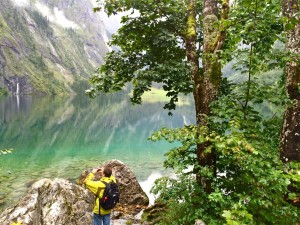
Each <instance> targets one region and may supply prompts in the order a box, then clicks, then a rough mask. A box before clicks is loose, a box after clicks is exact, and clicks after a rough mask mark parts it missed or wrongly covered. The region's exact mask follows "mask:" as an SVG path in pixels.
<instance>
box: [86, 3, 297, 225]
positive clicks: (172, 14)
mask: <svg viewBox="0 0 300 225" xmlns="http://www.w3.org/2000/svg"><path fill="white" fill-rule="evenodd" d="M219 3H220V2H219V1H216V0H203V1H196V0H177V1H175V0H163V1H161V0H139V1H138V0H136V1H134V0H128V1H121V0H114V1H105V2H104V4H103V5H101V7H104V8H105V9H106V11H107V12H108V14H114V13H117V12H121V11H122V12H125V11H129V14H128V15H127V16H124V17H123V18H122V23H123V26H122V27H121V28H120V29H119V33H118V34H117V35H114V36H113V39H112V41H111V45H116V46H119V48H120V50H115V51H112V52H110V53H109V54H108V55H107V57H106V62H105V64H104V65H103V66H101V67H100V68H99V70H98V71H97V72H98V73H97V74H96V75H95V76H93V77H92V79H91V82H92V84H93V85H94V86H93V87H92V88H91V89H90V90H88V93H89V94H90V96H92V97H95V96H96V93H97V91H104V92H110V91H119V90H122V88H123V87H124V86H126V84H127V83H130V84H131V85H132V89H133V96H132V98H131V101H132V102H133V103H138V104H140V103H141V96H142V94H143V93H144V92H145V91H148V90H149V89H150V88H151V86H152V85H153V83H162V84H163V89H164V90H165V91H167V95H168V96H169V97H170V98H171V99H170V102H169V103H167V104H166V105H165V108H166V109H169V110H174V109H175V108H176V102H177V100H178V94H179V93H184V94H187V93H193V96H194V102H195V111H196V124H195V125H189V126H185V127H183V128H177V129H166V128H165V129H162V130H160V131H158V132H156V133H155V134H153V135H152V137H151V140H154V141H155V140H160V139H162V138H164V139H166V140H167V141H170V142H173V141H179V142H181V144H182V145H181V146H179V147H175V148H174V149H171V150H170V151H169V152H168V153H167V154H166V156H167V160H166V161H165V166H166V167H170V168H175V169H176V171H177V172H178V179H172V178H162V179H160V180H158V181H157V182H156V185H155V188H154V192H155V193H160V196H161V199H160V200H161V201H162V202H163V203H166V204H167V205H168V209H169V210H168V212H167V213H165V214H164V215H163V219H162V221H161V223H160V224H174V225H176V224H180V225H182V224H184V225H185V224H192V223H194V221H195V219H199V218H201V219H203V220H204V221H205V222H206V223H207V224H224V222H225V220H226V221H227V223H228V224H273V223H277V224H295V222H296V221H298V219H297V215H298V214H299V213H298V211H297V210H296V209H294V208H293V207H292V206H290V205H289V204H288V203H287V202H286V201H285V200H284V198H283V193H288V195H289V194H290V193H289V192H288V190H287V186H288V183H289V180H290V178H289V177H287V176H286V175H285V174H284V173H283V172H282V162H281V161H280V160H279V157H278V144H279V143H278V137H279V130H280V119H279V117H278V116H276V114H275V115H272V116H271V117H269V118H264V117H263V116H262V115H261V113H260V112H259V111H258V110H257V109H256V108H255V107H258V108H261V106H262V104H263V103H264V102H269V103H271V104H274V105H278V104H281V103H282V101H281V96H280V92H279V91H278V90H280V88H281V86H280V83H279V82H278V84H279V85H278V86H277V83H276V84H274V83H271V84H264V83H263V82H262V81H261V80H260V79H259V75H260V74H261V73H262V72H266V71H269V70H270V69H274V67H275V66H280V65H281V64H280V60H278V59H277V58H276V54H275V53H276V51H275V50H274V48H273V46H274V43H275V42H276V41H277V40H278V39H280V38H281V35H280V34H281V31H282V24H281V22H280V21H281V17H280V15H279V12H280V4H279V2H278V1H277V0H274V1H271V0H268V1H265V0H255V1H252V0H237V1H234V2H233V3H232V10H231V12H229V4H228V1H222V4H219ZM225 32H226V33H225ZM225 34H226V35H225ZM201 59H202V61H201ZM224 59H225V60H227V61H229V60H232V59H234V60H235V61H236V63H235V68H236V70H237V71H238V72H239V74H240V76H243V77H246V81H245V82H242V83H241V84H230V85H229V84H228V83H227V84H226V82H224V83H225V85H223V84H221V60H224ZM244 75H246V76H244ZM279 116H280V115H279ZM190 165H192V166H193V170H192V171H190V170H186V169H187V168H188V167H189V166H190ZM195 177H196V179H195ZM289 197H290V196H289ZM292 197H293V198H295V196H294V195H293V196H291V198H292ZM296 197H297V196H296ZM297 213H298V214H297ZM156 224H158V223H156Z"/></svg>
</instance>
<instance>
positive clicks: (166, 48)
mask: <svg viewBox="0 0 300 225" xmlns="http://www.w3.org/2000/svg"><path fill="white" fill-rule="evenodd" d="M102 7H104V8H105V10H106V11H107V12H108V14H109V15H110V14H115V13H117V12H120V11H126V10H129V13H128V15H125V16H123V17H122V21H121V22H122V24H123V26H122V27H121V28H120V29H119V31H118V34H117V35H114V36H113V37H112V40H111V42H110V45H112V46H114V45H116V46H118V47H119V48H120V49H121V50H114V51H112V52H110V53H108V54H107V56H106V59H105V64H104V65H103V66H101V67H100V68H99V69H98V70H97V74H96V75H95V76H93V77H92V79H91V83H92V84H93V87H92V88H91V89H89V90H88V91H87V92H88V94H89V95H90V96H91V97H95V96H96V94H97V91H102V92H111V91H119V90H121V89H122V87H124V86H125V85H126V83H129V82H131V83H132V85H133V96H132V98H131V101H132V102H133V103H137V104H140V103H141V101H142V99H141V96H142V95H143V93H144V92H146V91H149V90H150V87H151V86H152V83H153V82H156V83H162V84H163V89H164V90H165V91H166V92H167V96H168V97H170V102H169V103H167V104H166V105H165V108H167V109H169V110H173V109H175V107H176V105H175V103H176V102H177V101H178V94H179V93H185V94H186V93H191V92H192V91H193V85H192V81H191V79H190V67H189V65H188V63H187V61H186V58H185V56H186V55H185V48H184V35H185V30H184V29H185V23H186V19H187V18H186V13H185V10H183V9H185V8H186V3H185V1H169V0H164V1H133V0H132V1H105V4H104V5H103V6H102Z"/></svg>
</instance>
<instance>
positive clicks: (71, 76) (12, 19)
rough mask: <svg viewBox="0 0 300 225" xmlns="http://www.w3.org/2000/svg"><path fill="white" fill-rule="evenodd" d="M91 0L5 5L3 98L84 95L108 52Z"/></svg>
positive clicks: (0, 54) (1, 17) (0, 30)
mask: <svg viewBox="0 0 300 225" xmlns="http://www.w3.org/2000/svg"><path fill="white" fill-rule="evenodd" d="M91 1H92V0H1V1H0V94H1V93H4V92H7V93H11V94H61V93H74V92H77V93H78V92H82V91H83V90H84V89H85V88H86V87H87V78H88V77H89V76H90V75H91V74H92V73H93V71H94V70H95V68H96V67H97V66H99V65H100V64H102V63H103V57H104V55H105V54H106V52H107V51H108V47H107V45H106V43H105V41H106V40H107V37H106V32H105V28H104V26H103V22H102V20H101V16H100V14H96V13H94V12H93V5H92V2H91Z"/></svg>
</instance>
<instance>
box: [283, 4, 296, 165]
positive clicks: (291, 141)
mask: <svg viewBox="0 0 300 225" xmlns="http://www.w3.org/2000/svg"><path fill="white" fill-rule="evenodd" d="M282 12H283V15H284V16H286V17H287V18H293V17H295V15H296V13H298V12H299V1H298V0H283V1H282ZM286 48H287V50H288V51H289V52H290V53H292V60H291V61H290V62H288V63H287V64H286V68H285V76H286V91H287V94H288V96H289V98H290V99H291V100H293V101H294V104H293V105H292V106H289V107H288V108H287V109H286V112H285V116H284V124H283V127H282V132H281V140H280V157H281V160H282V161H283V162H289V161H298V162H300V56H299V54H300V23H298V24H297V25H296V26H295V27H294V29H292V30H290V31H287V43H286Z"/></svg>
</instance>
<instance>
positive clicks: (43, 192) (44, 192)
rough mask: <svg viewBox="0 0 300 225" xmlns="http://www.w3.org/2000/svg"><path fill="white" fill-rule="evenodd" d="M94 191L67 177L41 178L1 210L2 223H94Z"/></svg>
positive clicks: (53, 224) (30, 224)
mask: <svg viewBox="0 0 300 225" xmlns="http://www.w3.org/2000/svg"><path fill="white" fill-rule="evenodd" d="M92 210H93V196H92V194H91V193H90V192H89V191H88V190H86V189H84V188H82V187H80V186H79V185H76V184H74V183H72V182H70V181H68V180H64V179H54V180H50V179H41V180H39V181H37V182H35V183H34V184H33V185H32V186H31V188H30V189H29V191H28V192H27V194H26V195H25V196H24V197H23V198H21V199H20V201H19V202H18V204H17V205H16V206H14V207H12V208H9V209H6V210H5V211H4V212H2V213H1V214H0V224H2V225H10V224H12V223H13V222H20V221H22V222H23V224H26V225H27V224H28V225H40V224H43V225H57V224H76V225H86V224H92Z"/></svg>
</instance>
